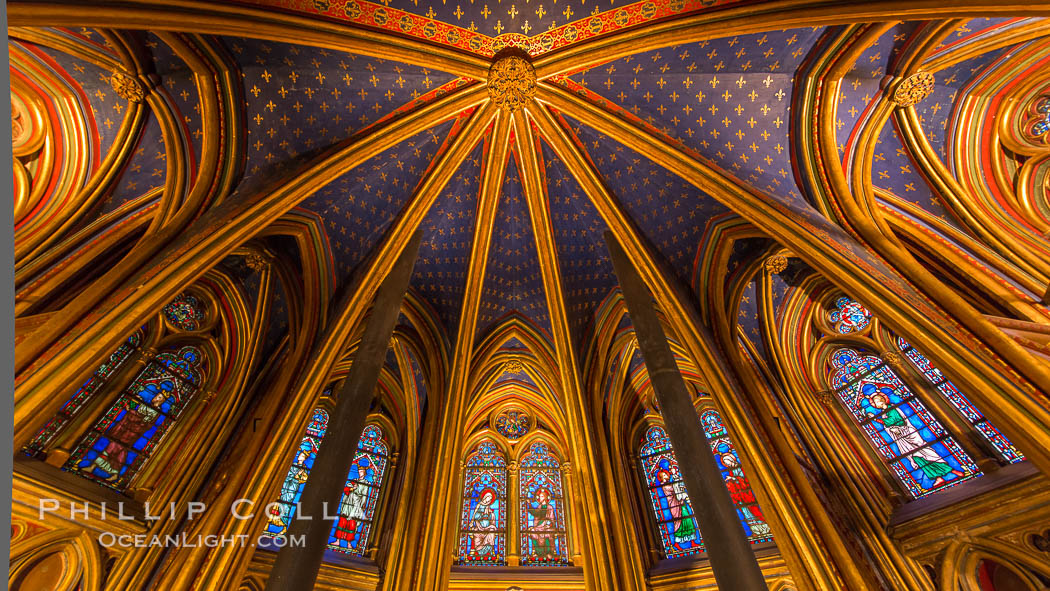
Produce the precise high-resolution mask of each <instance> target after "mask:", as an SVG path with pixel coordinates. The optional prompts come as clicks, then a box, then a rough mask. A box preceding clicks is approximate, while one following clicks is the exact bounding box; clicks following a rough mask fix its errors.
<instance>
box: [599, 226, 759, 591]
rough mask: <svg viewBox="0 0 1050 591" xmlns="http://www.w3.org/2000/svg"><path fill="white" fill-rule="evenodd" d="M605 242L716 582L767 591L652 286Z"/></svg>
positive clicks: (738, 590) (611, 241)
mask: <svg viewBox="0 0 1050 591" xmlns="http://www.w3.org/2000/svg"><path fill="white" fill-rule="evenodd" d="M605 242H606V245H607V246H608V248H609V254H610V258H611V259H612V264H613V269H614V270H615V272H616V277H617V278H618V279H619V282H620V289H621V290H622V291H623V296H624V301H625V302H626V304H627V311H628V314H629V315H630V317H631V323H632V324H633V325H634V331H635V335H636V336H637V338H638V348H639V349H640V350H641V352H642V357H643V359H644V360H645V367H646V369H648V371H649V379H650V381H651V382H652V385H653V390H654V391H655V392H656V397H657V400H658V401H659V403H660V409H661V411H662V413H663V418H664V424H665V426H666V431H667V436H668V437H669V438H670V439H671V445H672V446H674V450H675V454H676V456H677V457H678V464H679V468H680V469H681V472H682V480H683V481H684V484H685V488H686V491H687V492H688V493H689V499H690V500H691V501H692V506H693V513H694V515H695V516H696V520H697V525H698V526H699V528H700V533H701V534H702V535H703V537H704V545H705V547H706V548H707V556H708V558H709V559H710V561H711V570H712V571H713V572H714V575H715V580H716V581H717V582H718V587H719V588H720V589H733V590H734V591H765V590H766V589H767V587H766V583H765V579H764V578H763V576H762V570H761V569H760V568H759V566H758V561H757V560H756V559H755V554H754V552H753V551H752V550H751V544H750V543H749V542H748V540H747V536H745V535H744V528H743V526H741V525H740V518H739V517H738V516H737V513H736V507H735V506H734V505H733V500H732V499H731V498H730V496H729V491H728V490H726V487H725V483H724V481H723V480H722V474H721V472H720V471H719V469H718V464H717V463H716V461H715V457H714V454H712V453H711V447H710V445H709V444H708V442H707V438H705V437H704V433H703V429H702V428H701V426H700V420H699V419H698V418H697V415H696V409H694V408H693V399H692V396H691V395H690V393H689V388H688V386H686V383H685V380H683V379H682V374H681V373H680V371H679V370H678V365H677V364H676V363H675V360H674V354H673V353H671V348H670V346H668V344H667V337H666V336H665V335H664V331H663V327H662V326H661V325H660V319H659V318H658V317H657V315H656V310H655V308H654V307H653V302H652V296H651V294H650V293H649V289H648V288H647V287H646V286H645V283H644V282H643V281H642V278H641V277H640V276H639V275H638V272H637V271H636V270H635V268H634V266H633V265H632V263H631V261H630V260H629V259H628V257H627V254H626V253H625V252H624V251H623V249H622V248H621V247H620V245H619V243H617V242H616V238H615V237H614V236H613V234H612V233H611V232H608V231H607V232H606V233H605Z"/></svg>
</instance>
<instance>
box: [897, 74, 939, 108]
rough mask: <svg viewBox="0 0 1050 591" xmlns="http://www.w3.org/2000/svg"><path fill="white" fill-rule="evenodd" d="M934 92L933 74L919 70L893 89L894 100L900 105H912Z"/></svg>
mask: <svg viewBox="0 0 1050 591" xmlns="http://www.w3.org/2000/svg"><path fill="white" fill-rule="evenodd" d="M932 92H933V74H931V73H929V72H917V73H915V74H912V75H911V76H908V77H907V78H905V79H904V81H903V82H901V83H900V84H899V85H897V90H894V91H893V102H894V103H897V106H899V107H910V106H912V105H914V104H916V103H918V102H919V101H921V100H923V99H924V98H926V97H928V96H930V93H932Z"/></svg>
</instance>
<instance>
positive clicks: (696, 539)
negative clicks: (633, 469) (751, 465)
mask: <svg viewBox="0 0 1050 591" xmlns="http://www.w3.org/2000/svg"><path fill="white" fill-rule="evenodd" d="M638 455H639V456H640V460H641V464H642V473H643V474H645V482H646V485H647V486H648V487H649V498H650V500H651V501H652V503H653V511H654V512H655V514H656V528H657V530H658V531H659V533H660V541H661V542H662V543H663V547H664V555H665V556H667V558H676V557H679V556H688V555H690V554H696V553H698V552H702V551H703V549H704V544H703V541H702V540H701V538H700V529H699V528H698V527H697V525H696V520H695V519H694V518H693V505H692V503H691V502H690V501H689V495H688V493H686V490H685V484H684V483H683V482H682V474H681V472H680V471H679V469H678V459H677V458H675V455H674V450H673V449H671V440H670V439H669V438H668V437H667V433H665V432H664V430H663V428H662V427H659V426H656V425H653V426H652V427H649V429H648V430H646V432H645V438H644V439H643V440H642V446H641V449H639V451H638Z"/></svg>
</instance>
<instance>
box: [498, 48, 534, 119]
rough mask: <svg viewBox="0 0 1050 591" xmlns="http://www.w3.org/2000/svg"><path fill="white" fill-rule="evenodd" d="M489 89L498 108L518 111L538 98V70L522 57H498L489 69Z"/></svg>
mask: <svg viewBox="0 0 1050 591" xmlns="http://www.w3.org/2000/svg"><path fill="white" fill-rule="evenodd" d="M488 88H489V97H491V98H492V101H493V102H494V103H496V106H497V107H499V108H501V109H506V110H508V111H512V112H513V111H516V110H518V109H519V108H521V107H522V106H524V105H525V103H526V102H528V101H529V100H530V99H531V98H532V97H534V96H536V70H535V69H534V68H533V67H532V64H530V63H529V62H528V60H526V59H525V58H523V57H521V56H520V55H508V56H506V57H498V58H497V59H496V61H495V62H493V63H492V67H491V68H489V80H488Z"/></svg>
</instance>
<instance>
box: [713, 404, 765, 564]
mask: <svg viewBox="0 0 1050 591" xmlns="http://www.w3.org/2000/svg"><path fill="white" fill-rule="evenodd" d="M700 423H701V424H702V425H703V427H704V435H705V436H707V441H708V443H709V444H710V445H711V451H712V452H714V454H715V459H716V460H717V463H718V469H719V470H720V471H721V472H722V479H723V480H724V481H725V483H726V488H727V489H728V490H729V496H730V497H731V498H732V499H733V504H734V505H736V512H737V515H738V516H739V517H740V523H741V524H742V525H743V526H744V533H746V534H747V537H748V539H749V540H750V541H751V543H753V544H757V543H759V542H768V541H770V540H772V539H773V536H772V532H771V531H770V529H769V524H767V523H766V520H765V517H764V516H763V515H762V509H761V508H760V507H759V506H758V501H757V500H756V499H755V491H754V490H752V489H751V483H750V482H748V480H747V476H746V475H745V474H744V470H743V468H741V466H740V456H739V455H737V453H736V449H735V448H734V447H733V443H732V442H731V441H730V440H729V433H728V432H726V428H725V425H723V424H722V417H721V416H719V414H718V411H716V410H705V411H704V412H702V413H700Z"/></svg>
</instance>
